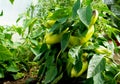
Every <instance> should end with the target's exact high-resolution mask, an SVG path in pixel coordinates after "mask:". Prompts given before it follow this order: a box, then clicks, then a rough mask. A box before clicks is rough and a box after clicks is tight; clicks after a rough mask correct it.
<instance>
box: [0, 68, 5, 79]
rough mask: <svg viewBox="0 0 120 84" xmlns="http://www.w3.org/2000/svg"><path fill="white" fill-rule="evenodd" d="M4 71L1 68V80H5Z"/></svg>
mask: <svg viewBox="0 0 120 84" xmlns="http://www.w3.org/2000/svg"><path fill="white" fill-rule="evenodd" d="M4 77H5V75H4V70H3V69H2V68H1V67H0V78H4Z"/></svg>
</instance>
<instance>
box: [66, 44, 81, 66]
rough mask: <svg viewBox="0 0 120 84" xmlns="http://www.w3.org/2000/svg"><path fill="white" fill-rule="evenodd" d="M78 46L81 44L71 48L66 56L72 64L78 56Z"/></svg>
mask: <svg viewBox="0 0 120 84" xmlns="http://www.w3.org/2000/svg"><path fill="white" fill-rule="evenodd" d="M80 48H81V46H76V47H73V48H71V49H70V50H69V52H68V57H69V59H68V61H69V62H70V63H72V64H73V65H75V63H76V59H77V58H78V57H79V50H80Z"/></svg>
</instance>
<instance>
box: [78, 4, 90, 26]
mask: <svg viewBox="0 0 120 84" xmlns="http://www.w3.org/2000/svg"><path fill="white" fill-rule="evenodd" d="M77 13H78V15H79V18H80V20H81V21H82V22H83V23H84V24H85V25H86V26H88V25H89V24H90V21H91V17H92V9H91V6H87V7H86V8H80V9H79V10H78V11H77Z"/></svg>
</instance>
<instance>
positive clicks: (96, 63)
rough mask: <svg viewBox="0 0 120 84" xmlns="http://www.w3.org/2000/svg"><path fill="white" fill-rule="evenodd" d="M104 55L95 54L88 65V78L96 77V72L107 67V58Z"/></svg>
mask: <svg viewBox="0 0 120 84" xmlns="http://www.w3.org/2000/svg"><path fill="white" fill-rule="evenodd" d="M103 57H104V56H103V55H94V56H93V57H92V58H91V60H90V62H89V66H88V71H87V78H91V77H94V76H95V75H96V74H98V73H100V72H102V71H104V69H105V59H104V58H103Z"/></svg>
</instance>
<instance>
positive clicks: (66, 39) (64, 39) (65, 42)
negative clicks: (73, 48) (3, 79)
mask: <svg viewBox="0 0 120 84" xmlns="http://www.w3.org/2000/svg"><path fill="white" fill-rule="evenodd" d="M69 38H70V32H68V33H65V34H63V36H62V40H61V49H62V52H64V50H65V49H66V48H67V46H68V43H69Z"/></svg>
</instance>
